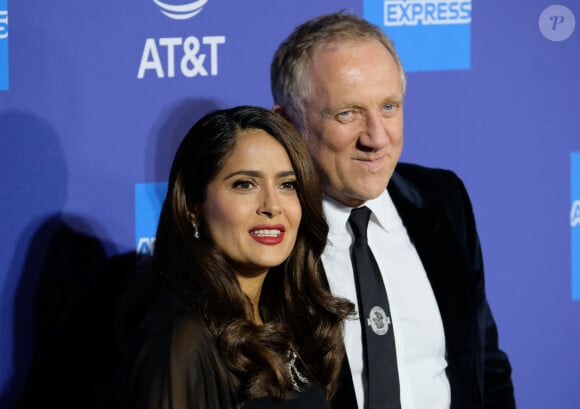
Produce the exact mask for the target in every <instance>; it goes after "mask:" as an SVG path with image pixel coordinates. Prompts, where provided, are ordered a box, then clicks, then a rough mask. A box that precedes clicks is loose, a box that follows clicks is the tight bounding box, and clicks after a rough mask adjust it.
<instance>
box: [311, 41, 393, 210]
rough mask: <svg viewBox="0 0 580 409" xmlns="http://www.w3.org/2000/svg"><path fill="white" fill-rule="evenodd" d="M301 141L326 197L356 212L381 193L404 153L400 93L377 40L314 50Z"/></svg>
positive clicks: (333, 44) (386, 56) (337, 44)
mask: <svg viewBox="0 0 580 409" xmlns="http://www.w3.org/2000/svg"><path fill="white" fill-rule="evenodd" d="M306 76H307V78H308V79H309V81H310V90H311V92H310V95H309V97H308V98H307V99H306V101H305V102H304V105H303V107H304V118H305V124H304V125H305V129H304V130H303V132H304V138H305V140H306V143H307V144H308V148H309V150H310V153H311V155H312V157H313V158H314V161H315V162H316V164H317V166H318V168H319V170H320V171H321V176H322V183H323V186H324V190H325V193H326V194H328V195H329V196H331V197H333V198H334V199H336V200H338V201H340V202H342V203H344V204H345V205H348V206H353V207H354V206H359V205H361V204H362V203H364V202H365V201H367V200H370V199H373V198H375V197H377V196H379V195H380V194H381V193H382V192H383V191H384V190H385V188H386V186H387V183H388V181H389V179H390V177H391V175H392V174H393V171H394V169H395V165H396V164H397V161H398V160H399V157H400V156H401V150H402V148H403V88H402V83H401V75H400V72H399V69H398V67H397V64H396V63H395V61H394V60H393V58H392V57H391V55H390V54H389V52H388V51H387V50H386V49H385V48H384V46H383V45H382V44H381V43H380V42H378V41H377V40H374V39H373V40H365V41H358V42H352V41H348V42H340V43H332V44H326V45H321V46H318V48H316V49H315V51H314V54H313V58H312V61H311V63H310V65H309V66H308V67H307V70H306Z"/></svg>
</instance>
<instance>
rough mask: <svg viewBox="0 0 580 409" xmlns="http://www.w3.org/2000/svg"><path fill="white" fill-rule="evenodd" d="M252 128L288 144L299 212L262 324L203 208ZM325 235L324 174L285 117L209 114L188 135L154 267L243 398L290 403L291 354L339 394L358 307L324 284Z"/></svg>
mask: <svg viewBox="0 0 580 409" xmlns="http://www.w3.org/2000/svg"><path fill="white" fill-rule="evenodd" d="M249 129H259V130H263V131H265V132H267V133H268V134H269V135H271V136H272V137H273V138H275V139H276V140H277V141H278V142H280V144H282V146H283V147H284V149H285V150H286V152H287V154H288V156H289V158H290V161H291V163H292V167H293V168H294V171H295V173H296V179H297V194H298V198H299V201H300V205H301V207H302V220H301V223H300V226H299V230H298V235H297V239H296V244H295V246H294V249H293V250H292V252H291V254H290V256H289V257H288V259H287V260H286V261H284V262H283V263H282V264H281V265H279V266H277V267H273V268H271V269H270V271H269V273H268V275H267V277H266V279H265V282H264V285H263V289H262V293H261V298H260V302H259V311H260V314H261V317H262V319H263V321H264V324H263V325H261V326H258V325H255V324H254V323H253V322H252V320H251V319H250V318H251V317H252V305H251V302H250V300H249V298H248V297H247V296H246V295H245V294H244V293H243V292H242V290H241V288H240V286H239V284H238V281H237V278H236V275H235V274H234V268H233V266H232V264H231V263H230V262H229V261H228V259H227V258H226V257H225V255H224V254H223V253H222V252H221V251H220V249H219V248H217V247H216V245H215V243H214V242H213V241H212V239H211V237H210V235H209V232H208V228H207V224H206V221H205V218H204V214H203V211H202V210H203V204H204V202H205V200H206V189H207V186H208V184H209V183H210V182H211V181H212V180H213V179H214V177H215V176H216V174H217V173H218V172H219V171H220V169H221V168H222V167H223V166H224V163H225V162H226V161H227V159H228V157H229V155H230V154H231V152H232V151H233V149H234V147H235V145H236V140H237V135H238V134H239V133H240V132H241V131H244V130H249ZM192 215H195V219H196V220H197V224H198V230H199V238H195V237H194V228H193V226H192ZM327 233H328V225H327V223H326V221H325V218H324V214H323V210H322V197H321V188H320V186H319V181H318V175H317V173H316V171H315V168H314V165H313V163H312V161H311V159H310V156H309V154H308V150H307V148H306V146H305V144H304V142H303V140H302V138H301V137H300V136H299V135H298V134H297V133H296V131H295V130H294V128H293V127H292V126H291V125H290V124H289V123H288V122H287V121H286V120H285V119H284V118H282V117H281V116H279V115H278V114H275V113H273V112H271V111H269V110H266V109H263V108H258V107H251V106H240V107H236V108H231V109H225V110H219V111H215V112H212V113H209V114H207V115H206V116H205V117H203V118H202V119H200V120H199V121H198V122H197V123H196V124H195V125H194V126H193V127H192V128H191V129H190V131H189V132H188V133H187V135H186V136H185V138H184V139H183V141H182V143H181V145H180V147H179V149H178V151H177V153H176V155H175V159H174V161H173V165H172V168H171V174H170V178H169V184H168V192H167V196H166V198H165V202H164V204H163V208H162V211H161V217H160V220H159V226H158V230H157V239H156V245H155V254H154V260H153V265H154V268H155V271H156V272H157V274H158V275H159V278H160V279H161V287H162V290H161V297H162V299H164V300H165V301H166V302H171V303H172V305H173V306H174V307H175V308H177V310H178V311H181V312H185V313H187V314H191V315H192V316H193V317H195V318H197V319H200V320H202V321H203V322H205V323H206V324H207V326H208V328H209V331H210V334H211V335H212V337H213V338H214V339H215V342H216V345H217V346H218V350H219V353H220V354H221V356H222V358H223V359H224V362H225V363H226V365H227V367H228V368H229V369H230V370H231V371H232V372H233V373H234V374H235V375H236V376H237V378H238V379H239V380H240V382H241V387H240V392H241V393H242V394H243V395H245V397H246V398H251V397H259V396H263V395H270V396H276V397H284V396H285V393H286V392H287V391H289V390H290V389H292V384H291V379H290V378H289V377H288V374H287V372H286V370H285V368H286V364H287V356H288V355H287V353H288V351H289V350H294V351H295V352H297V353H298V355H299V356H300V357H301V359H302V362H303V363H304V366H305V369H306V371H307V373H308V374H309V375H310V377H311V378H312V380H313V381H314V382H316V383H318V384H319V385H320V386H321V387H322V389H323V391H324V392H325V395H326V397H327V398H328V399H330V397H331V396H332V394H333V393H334V391H335V389H336V382H337V379H338V375H339V372H340V365H341V364H342V361H343V357H344V346H343V337H342V331H343V324H342V323H343V320H344V319H345V318H346V317H347V316H348V315H349V314H351V313H352V310H353V306H352V304H351V303H350V302H348V301H346V300H343V299H339V298H336V297H333V296H332V295H331V294H330V292H329V290H328V287H327V285H326V280H325V278H324V274H323V272H322V269H321V254H322V251H323V249H324V246H325V243H326V237H327Z"/></svg>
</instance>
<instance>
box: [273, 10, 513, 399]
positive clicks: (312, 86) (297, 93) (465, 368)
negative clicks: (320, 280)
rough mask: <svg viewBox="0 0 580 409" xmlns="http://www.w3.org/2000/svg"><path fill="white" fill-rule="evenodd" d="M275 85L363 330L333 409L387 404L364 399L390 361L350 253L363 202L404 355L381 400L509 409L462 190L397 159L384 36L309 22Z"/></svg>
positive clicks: (397, 116)
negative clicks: (377, 340)
mask: <svg viewBox="0 0 580 409" xmlns="http://www.w3.org/2000/svg"><path fill="white" fill-rule="evenodd" d="M271 81H272V94H273V97H274V104H275V106H274V108H273V109H274V110H275V111H277V112H279V113H281V114H282V115H284V116H286V117H287V118H288V119H289V120H290V121H291V122H292V123H293V124H294V125H295V126H296V128H297V129H298V130H299V132H301V134H302V135H303V137H304V139H305V141H306V143H307V145H308V147H309V150H310V152H311V154H312V156H313V158H314V160H315V162H316V164H317V166H318V169H319V171H320V175H321V179H322V183H323V186H324V189H325V200H324V207H325V212H326V216H327V218H328V221H329V225H330V234H329V240H328V244H327V246H326V249H325V252H324V255H323V264H324V269H325V271H326V273H327V278H328V282H329V286H330V288H331V290H332V291H333V293H334V294H336V295H339V296H343V297H346V298H348V299H350V300H351V301H353V303H355V304H356V305H359V311H362V312H361V313H360V314H359V315H360V322H359V321H358V320H351V321H348V322H347V323H346V325H345V346H346V351H347V358H348V359H347V362H346V365H345V366H344V371H343V372H344V374H343V375H344V376H343V377H342V379H341V385H340V387H339V390H338V392H337V395H336V396H335V399H334V402H333V408H335V409H336V408H356V407H357V406H358V408H360V409H363V408H367V409H377V408H380V407H391V406H390V405H391V403H388V404H387V403H386V400H385V402H383V401H381V400H379V401H378V402H376V403H373V402H372V401H373V400H372V399H371V398H370V397H369V396H370V394H371V392H370V391H371V390H376V386H377V385H376V384H377V383H380V382H382V381H377V380H376V379H377V377H375V375H372V372H369V371H371V369H370V368H371V367H372V365H373V364H372V362H373V361H374V360H375V359H377V360H378V359H379V357H380V356H382V355H383V352H382V351H381V352H378V353H371V352H370V349H371V348H370V346H369V342H366V340H367V339H369V337H371V336H372V334H371V335H366V334H367V332H366V331H368V329H367V319H369V321H368V323H369V325H371V321H372V320H371V319H370V318H371V317H370V314H369V315H368V316H366V317H365V316H363V313H364V310H363V309H362V307H360V305H362V304H358V303H359V302H361V298H364V297H366V295H364V291H362V290H357V283H360V282H361V281H363V282H364V281H365V280H366V279H361V280H359V278H358V276H357V274H358V273H356V272H355V270H357V271H358V267H357V268H355V267H353V264H352V263H351V259H350V255H349V254H350V253H351V250H352V252H353V253H354V252H355V250H353V237H352V236H353V235H352V232H353V228H351V224H350V223H351V222H349V220H350V219H349V215H350V214H351V210H352V209H353V208H359V207H362V206H364V207H365V208H368V209H370V211H371V212H370V213H371V216H370V222H369V224H368V233H367V234H368V243H369V244H368V246H369V247H370V249H371V252H372V254H373V255H374V258H375V259H376V264H378V266H379V270H380V272H377V273H376V275H380V276H381V278H382V282H384V284H381V285H380V287H381V289H382V287H386V293H387V296H386V298H388V300H387V301H386V307H385V309H386V310H387V313H386V314H384V315H383V318H384V322H386V323H387V331H386V333H388V332H389V331H390V332H391V334H393V335H394V345H395V347H394V351H393V352H392V354H393V355H394V356H395V357H396V358H393V359H392V362H391V361H390V363H389V364H388V365H381V366H382V367H385V366H390V367H394V368H395V375H394V376H395V378H397V379H395V380H394V382H393V383H394V384H395V385H394V387H392V388H391V385H385V386H384V387H383V386H382V385H379V389H380V388H381V387H382V388H383V389H389V388H390V389H389V390H393V391H395V392H394V393H391V392H389V393H388V394H387V398H388V399H391V397H390V396H389V395H395V398H394V399H395V401H396V403H394V404H392V405H393V406H392V407H397V408H398V407H400V408H402V409H410V408H414V409H426V408H429V409H439V408H453V409H466V408H470V409H471V408H514V407H515V402H514V396H513V386H512V381H511V367H510V364H509V361H508V358H507V356H506V355H505V354H504V353H503V352H502V351H501V350H500V349H499V347H498V337H497V330H496V325H495V322H494V320H493V317H492V314H491V311H490V309H489V306H488V303H487V299H486V296H485V289H484V277H483V262H482V257H481V250H480V245H479V240H478V236H477V232H476V228H475V221H474V216H473V212H472V208H471V203H470V201H469V198H468V195H467V193H466V191H465V188H464V186H463V184H462V182H461V181H460V180H459V178H457V176H455V175H454V174H453V173H452V172H450V171H445V170H436V169H427V168H424V167H420V166H417V165H411V164H404V163H398V160H399V157H400V155H401V150H402V147H403V98H404V95H405V73H404V71H403V67H402V65H401V62H400V60H399V57H398V55H397V53H396V51H395V49H394V47H393V44H392V43H391V41H390V39H389V38H388V37H386V35H385V34H384V33H383V32H382V31H381V30H380V29H379V28H378V27H376V26H374V25H372V24H370V23H368V22H366V21H365V20H363V19H361V18H359V17H356V16H354V15H350V14H345V13H337V14H330V15H324V16H321V17H318V18H315V19H313V20H310V21H308V22H306V23H304V24H302V25H301V26H299V27H297V28H296V30H295V31H294V32H293V33H292V34H291V35H290V36H289V37H288V39H287V40H286V41H284V42H283V43H282V44H281V45H280V47H279V48H278V50H277V51H276V53H275V55H274V59H273V61H272V66H271ZM367 212H368V210H367ZM353 257H354V255H353ZM371 257H372V256H371ZM373 263H374V261H371V262H370V264H373ZM375 270H376V269H375ZM357 291H362V292H361V293H360V294H357ZM382 291H383V293H384V292H385V291H384V290H382ZM389 309H390V310H389ZM375 332H376V331H375ZM383 333H384V331H383V332H382V333H380V335H382V334H383ZM380 345H383V344H380ZM367 350H368V351H369V352H368V354H367ZM389 353H391V352H389ZM386 354H387V352H386V351H385V355H386ZM380 379H384V378H380ZM389 379H390V378H389ZM373 380H375V382H373ZM387 383H391V381H389V382H387ZM373 388H375V389H373ZM372 393H373V394H375V393H376V392H372ZM378 393H379V394H380V393H381V391H379V392H378ZM383 396H384V395H383ZM381 399H382V398H381ZM388 399H387V400H388Z"/></svg>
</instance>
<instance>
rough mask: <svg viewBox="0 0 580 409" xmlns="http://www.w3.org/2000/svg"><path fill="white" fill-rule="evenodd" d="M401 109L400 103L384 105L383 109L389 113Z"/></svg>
mask: <svg viewBox="0 0 580 409" xmlns="http://www.w3.org/2000/svg"><path fill="white" fill-rule="evenodd" d="M397 109H399V104H385V105H383V111H385V112H387V113H393V112H396V111H397Z"/></svg>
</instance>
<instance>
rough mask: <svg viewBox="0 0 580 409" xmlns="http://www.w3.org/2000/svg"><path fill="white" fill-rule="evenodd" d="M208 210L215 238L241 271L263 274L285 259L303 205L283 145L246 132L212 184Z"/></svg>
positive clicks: (256, 132) (263, 134)
mask: <svg viewBox="0 0 580 409" xmlns="http://www.w3.org/2000/svg"><path fill="white" fill-rule="evenodd" d="M204 214H205V218H206V222H207V225H208V228H209V232H210V235H211V237H212V239H213V241H214V242H215V244H216V245H217V247H218V248H219V249H220V250H221V251H223V252H224V253H225V255H226V256H227V257H228V258H229V259H230V260H231V261H233V262H234V264H235V265H236V269H237V271H236V273H237V274H238V275H243V276H256V275H260V274H262V273H265V272H267V271H268V269H269V268H270V267H274V266H277V265H279V264H281V263H282V262H283V261H284V260H286V258H287V257H288V256H289V255H290V252H291V251H292V248H293V247H294V243H295V241H296V235H297V232H298V227H299V225H300V219H301V217H302V208H301V206H300V202H299V200H298V194H297V192H296V175H295V173H294V169H293V168H292V165H291V163H290V158H289V157H288V154H287V153H286V150H285V149H284V147H283V146H282V145H281V144H280V143H279V142H278V141H276V140H275V139H274V138H273V137H272V136H270V135H269V134H268V133H266V132H265V131H263V130H260V129H249V130H244V131H241V132H240V133H239V134H238V135H237V136H236V145H235V148H234V150H233V151H232V153H231V155H230V156H229V158H228V159H227V161H226V163H225V165H224V167H223V168H222V169H221V171H220V172H219V173H218V174H217V175H216V177H215V178H214V179H213V180H212V181H211V183H210V184H209V185H208V187H207V196H206V201H205V203H204Z"/></svg>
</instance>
